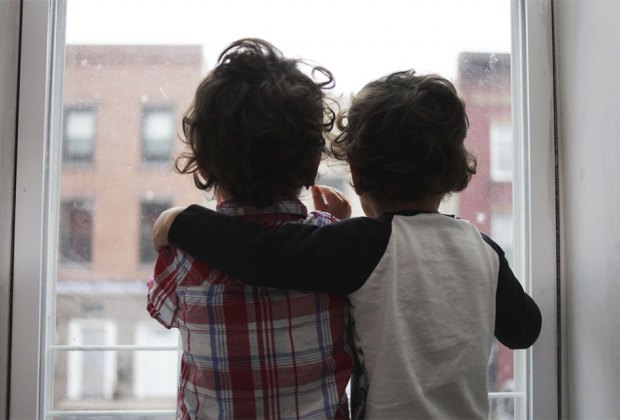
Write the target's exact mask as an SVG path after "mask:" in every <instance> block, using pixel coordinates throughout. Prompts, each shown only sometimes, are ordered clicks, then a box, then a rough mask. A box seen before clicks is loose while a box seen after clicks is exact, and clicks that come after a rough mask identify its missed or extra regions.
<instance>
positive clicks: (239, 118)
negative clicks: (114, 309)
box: [148, 39, 352, 419]
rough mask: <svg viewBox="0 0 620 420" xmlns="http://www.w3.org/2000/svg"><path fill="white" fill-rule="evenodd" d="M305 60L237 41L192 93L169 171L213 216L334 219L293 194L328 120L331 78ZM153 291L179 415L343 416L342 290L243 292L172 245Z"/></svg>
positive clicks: (347, 371)
mask: <svg viewBox="0 0 620 420" xmlns="http://www.w3.org/2000/svg"><path fill="white" fill-rule="evenodd" d="M304 64H305V63H304V62H302V61H300V60H296V59H289V58H286V57H284V56H283V55H282V53H281V52H280V51H279V50H278V49H276V48H275V47H274V46H273V45H271V44H269V43H268V42H266V41H262V40H258V39H242V40H239V41H237V42H234V43H233V44H231V45H230V46H229V47H228V48H226V49H225V50H224V51H223V52H222V54H221V55H220V57H219V60H218V64H217V66H216V67H215V68H214V69H213V70H212V71H211V72H210V73H209V74H208V75H207V76H206V78H205V79H204V80H203V81H202V83H201V84H200V86H199V87H198V89H197V91H196V95H195V98H194V101H193V104H192V106H191V108H190V110H189V111H188V113H187V114H186V116H185V118H184V119H183V132H184V136H185V139H184V140H185V142H186V143H187V145H188V146H189V152H187V153H185V154H183V155H181V156H180V158H179V159H177V170H178V171H179V172H181V173H188V174H193V178H194V182H195V184H196V186H197V187H198V188H200V189H203V190H207V191H210V190H215V191H216V193H217V195H218V197H221V201H220V202H219V203H218V206H217V212H218V213H219V214H223V215H226V217H230V218H231V219H233V218H234V219H238V220H245V221H253V222H257V223H260V224H261V225H262V226H264V227H265V228H266V229H275V228H276V227H277V226H279V225H281V224H283V223H285V222H295V223H301V222H303V223H308V224H313V225H316V226H320V225H324V224H327V223H331V222H332V221H335V220H336V219H334V218H333V217H332V216H331V215H329V214H327V213H322V212H313V213H310V214H308V212H307V210H306V208H305V206H304V205H303V204H302V203H301V202H300V201H299V199H298V195H299V193H300V190H301V188H302V187H304V186H310V185H312V184H313V183H314V179H315V178H316V174H317V169H318V166H319V163H320V161H321V156H322V153H323V150H324V145H325V142H324V135H326V134H327V133H328V132H329V131H330V130H331V127H332V125H333V121H334V118H335V113H334V112H333V111H332V110H331V108H330V107H329V106H328V103H327V101H326V97H325V93H324V90H326V89H328V88H330V87H331V86H333V77H332V75H331V73H330V72H329V71H327V70H326V69H324V68H322V67H316V66H310V74H311V75H312V76H323V77H324V79H325V80H324V81H320V80H316V79H315V78H314V77H309V76H308V75H307V74H305V73H304V72H303V71H302V69H301V68H302V65H304ZM321 191H322V190H320V189H316V188H315V190H314V191H313V192H314V193H315V194H316V195H317V197H319V198H320V196H321ZM327 191H328V192H329V190H327ZM319 202H320V203H322V204H324V205H323V207H325V206H326V205H327V204H328V203H323V201H322V200H319ZM348 214H349V215H350V209H349V212H348ZM231 216H234V217H231ZM345 216H346V211H345ZM149 286H150V287H149V293H148V311H149V313H150V314H151V316H152V317H154V318H155V319H157V320H158V321H159V322H160V323H162V324H163V325H164V326H165V327H166V328H178V329H179V331H180V334H181V339H182V344H183V357H182V361H181V370H180V375H181V377H180V379H179V393H178V404H177V418H179V419H207V418H209V419H210V418H226V419H259V418H265V419H276V418H321V419H332V418H349V411H348V399H347V395H346V392H345V389H346V386H347V383H348V382H349V379H350V375H351V366H352V360H351V350H350V349H349V348H348V346H347V341H346V340H345V327H346V316H347V312H346V311H345V310H346V301H345V299H344V298H343V297H342V295H338V294H330V293H322V292H311V291H299V290H297V291H293V290H285V289H272V288H264V287H253V286H247V285H245V284H243V283H241V282H239V281H237V280H236V279H235V278H234V277H232V276H230V275H228V274H227V273H223V272H220V271H217V270H215V269H214V268H213V267H211V266H209V265H206V264H203V263H201V262H199V261H197V260H194V259H193V258H191V257H190V256H189V255H187V254H185V253H183V252H181V251H180V250H179V249H175V248H172V247H166V248H163V249H161V250H160V252H159V257H158V259H157V262H156V265H155V274H154V279H153V281H152V282H151V283H150V285H149Z"/></svg>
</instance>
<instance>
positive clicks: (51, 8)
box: [9, 0, 564, 419]
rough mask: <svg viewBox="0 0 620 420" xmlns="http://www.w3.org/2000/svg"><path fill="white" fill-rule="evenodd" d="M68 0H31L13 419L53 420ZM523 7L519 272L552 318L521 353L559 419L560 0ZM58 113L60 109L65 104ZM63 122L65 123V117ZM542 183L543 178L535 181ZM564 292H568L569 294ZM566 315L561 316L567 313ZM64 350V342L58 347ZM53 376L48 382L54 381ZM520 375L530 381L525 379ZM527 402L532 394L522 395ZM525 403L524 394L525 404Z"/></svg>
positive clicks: (535, 412) (25, 40) (548, 411)
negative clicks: (556, 30) (48, 419)
mask: <svg viewBox="0 0 620 420" xmlns="http://www.w3.org/2000/svg"><path fill="white" fill-rule="evenodd" d="M61 2H62V0H22V6H23V9H22V33H21V48H20V60H21V61H20V99H19V104H18V107H19V119H18V153H17V162H16V165H17V171H16V180H15V182H16V196H15V230H14V238H15V242H14V260H13V263H14V270H13V302H12V308H13V312H12V320H13V328H12V337H11V366H10V385H9V387H10V389H9V403H10V418H15V419H21V418H32V419H34V418H44V417H45V416H46V413H47V414H49V410H48V409H49V407H47V404H48V402H46V401H44V400H43V395H44V394H43V392H42V390H43V389H44V388H45V387H46V386H49V385H50V384H49V383H48V384H46V383H45V381H46V380H49V375H47V376H46V372H48V370H47V369H48V366H46V364H45V361H46V360H52V355H53V354H52V353H53V352H54V351H56V350H57V349H55V348H53V347H48V348H45V343H50V342H53V340H52V339H51V338H52V337H49V336H48V335H49V334H51V333H52V331H46V329H45V328H44V326H45V324H44V321H45V320H46V319H47V318H48V317H50V316H51V317H52V319H53V314H50V313H48V308H51V307H52V305H49V304H48V302H47V301H46V300H47V299H48V296H52V295H53V291H50V290H47V288H48V287H51V286H50V285H51V284H53V283H54V282H48V281H46V279H48V278H50V277H51V276H55V273H56V270H55V268H56V267H55V260H56V255H55V254H52V252H54V250H55V245H54V244H53V243H52V242H51V240H50V239H49V238H55V237H56V235H55V233H56V232H55V231H54V230H55V229H56V227H55V226H57V219H58V215H57V214H56V213H57V211H56V203H55V202H53V199H54V197H56V196H57V195H56V194H55V193H56V192H57V189H58V185H57V183H58V179H59V177H58V176H57V175H58V169H59V168H58V165H59V163H60V162H61V159H60V151H59V150H58V149H57V146H56V144H55V143H54V142H50V141H49V139H50V137H51V135H58V132H59V131H58V130H59V127H58V124H57V123H56V122H55V121H56V119H55V118H50V115H49V114H50V112H51V111H52V110H54V111H55V110H59V111H60V112H62V101H61V92H58V90H57V89H56V90H54V87H57V86H60V85H61V84H60V83H59V80H57V79H58V77H57V76H58V74H61V72H60V73H59V72H58V69H55V68H53V67H52V64H53V63H55V62H56V63H58V62H59V61H58V60H53V58H54V57H55V55H56V54H57V53H58V52H57V51H55V49H54V48H55V45H62V44H63V43H62V42H59V41H62V39H59V37H61V36H62V35H61V34H60V33H59V31H57V28H58V27H62V26H63V25H62V24H63V22H62V19H63V18H64V16H63V15H62V14H61V13H60V14H59V13H56V10H58V7H59V5H58V3H61ZM512 3H513V5H512V7H513V10H515V11H517V13H513V17H514V18H513V31H512V32H513V48H512V54H513V56H512V57H513V60H512V62H513V63H515V64H517V65H513V66H512V72H513V92H514V95H516V96H515V98H518V99H519V100H518V101H515V100H513V104H514V106H513V113H514V114H513V121H514V124H513V130H514V131H513V138H514V139H521V138H523V139H526V140H525V141H522V142H521V141H515V147H516V152H517V153H516V159H517V160H516V165H515V168H523V170H518V171H515V180H514V190H515V198H517V200H516V201H515V212H514V215H515V222H516V226H518V227H520V228H519V229H517V230H515V253H516V252H519V251H518V250H522V254H521V255H517V260H518V261H521V262H522V263H521V264H520V266H516V267H515V270H516V271H517V272H518V273H519V275H520V276H521V278H523V279H524V282H525V284H526V286H527V287H528V288H529V290H531V293H532V295H533V296H534V298H535V300H536V301H537V303H538V304H539V306H540V308H541V311H542V315H543V330H542V334H541V337H540V338H539V340H538V341H537V343H536V344H535V346H534V347H533V350H528V351H526V352H520V353H519V354H520V356H518V357H523V358H524V359H525V362H526V363H527V365H528V367H529V371H530V372H533V374H532V375H530V376H529V380H528V383H527V386H526V389H527V394H528V401H529V402H530V404H529V406H528V407H521V408H520V409H522V410H526V416H525V417H526V418H558V416H559V414H560V413H561V411H560V409H561V408H562V407H563V405H564V401H563V400H562V399H561V398H560V397H561V394H563V393H562V392H560V390H561V389H562V384H561V381H560V380H559V378H561V375H560V374H559V373H561V372H560V371H559V368H560V366H558V356H559V355H561V348H560V345H559V344H560V342H559V340H558V320H561V318H562V317H561V312H560V311H559V310H558V307H557V301H558V300H557V297H558V293H559V292H558V290H559V289H558V280H557V276H556V229H555V226H556V202H555V197H556V182H555V179H556V173H555V166H556V165H555V162H556V154H555V148H554V115H553V113H554V112H553V110H554V101H553V99H554V98H553V69H552V68H551V66H552V62H553V60H552V54H553V50H552V46H553V43H552V34H551V27H552V25H551V23H552V0H512ZM55 112H56V111H55ZM58 121H61V119H60V120H58ZM534 180H535V182H534ZM559 297H560V298H562V296H561V295H560V296H559ZM558 314H560V315H558ZM56 347H58V346H56ZM46 378H48V379H46ZM515 380H516V381H518V380H521V381H522V380H524V378H518V377H517V378H515ZM521 400H523V399H521ZM517 405H518V401H517ZM135 414H137V413H135Z"/></svg>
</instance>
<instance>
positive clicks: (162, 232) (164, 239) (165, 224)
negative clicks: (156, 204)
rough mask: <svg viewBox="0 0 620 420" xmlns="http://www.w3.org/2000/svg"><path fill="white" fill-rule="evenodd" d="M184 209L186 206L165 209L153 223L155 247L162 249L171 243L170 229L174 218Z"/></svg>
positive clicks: (158, 249)
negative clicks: (169, 238) (169, 237)
mask: <svg viewBox="0 0 620 420" xmlns="http://www.w3.org/2000/svg"><path fill="white" fill-rule="evenodd" d="M183 210H185V207H172V208H170V209H168V210H166V211H163V212H162V213H161V214H160V215H159V217H158V218H157V220H155V224H154V225H153V248H155V250H156V251H160V250H161V249H162V248H165V247H166V246H168V245H169V243H168V231H169V230H170V226H171V225H172V222H173V221H174V219H175V218H176V217H177V215H178V214H179V213H181V212H182V211H183Z"/></svg>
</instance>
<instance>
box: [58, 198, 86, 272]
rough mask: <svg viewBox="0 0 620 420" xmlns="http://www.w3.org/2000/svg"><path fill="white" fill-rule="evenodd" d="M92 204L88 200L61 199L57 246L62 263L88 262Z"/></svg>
mask: <svg viewBox="0 0 620 420" xmlns="http://www.w3.org/2000/svg"><path fill="white" fill-rule="evenodd" d="M92 235H93V206H92V203H91V202H90V201H88V200H66V201H63V203H62V205H61V211H60V232H59V247H60V260H61V262H63V263H88V262H90V261H91V258H92Z"/></svg>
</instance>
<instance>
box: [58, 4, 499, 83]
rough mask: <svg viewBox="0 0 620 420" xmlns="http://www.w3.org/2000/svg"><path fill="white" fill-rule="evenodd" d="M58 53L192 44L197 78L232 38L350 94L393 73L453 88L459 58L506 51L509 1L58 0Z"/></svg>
mask: <svg viewBox="0 0 620 420" xmlns="http://www.w3.org/2000/svg"><path fill="white" fill-rule="evenodd" d="M66 2H67V14H66V41H67V43H68V44H200V45H203V52H204V54H205V65H206V70H208V69H210V68H211V67H213V65H214V64H215V60H216V59H217V56H218V55H219V53H220V52H221V51H222V50H223V49H224V48H225V47H226V45H228V44H229V43H230V42H232V41H234V40H236V39H239V38H242V37H258V38H263V39H266V40H267V41H270V42H271V43H273V44H274V45H276V46H277V47H278V48H279V49H280V50H282V51H283V52H284V54H285V55H287V56H291V57H300V58H304V59H308V60H310V61H312V62H315V63H317V64H320V65H322V66H325V67H327V68H328V69H329V70H331V71H332V72H333V73H334V75H335V77H336V90H337V91H340V92H356V91H357V90H359V89H360V88H361V87H362V86H363V85H364V84H366V83H367V82H369V81H370V80H373V79H376V78H378V77H380V76H383V75H385V74H388V73H391V72H393V71H397V70H405V69H410V68H414V69H415V70H416V71H418V72H419V73H431V72H432V73H439V74H441V75H443V76H445V77H447V78H449V79H452V80H454V79H455V77H456V70H457V57H458V54H459V53H460V52H494V53H506V52H510V43H511V41H510V32H511V31H510V0H380V1H368V0H309V1H300V0H219V1H214V0H66Z"/></svg>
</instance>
